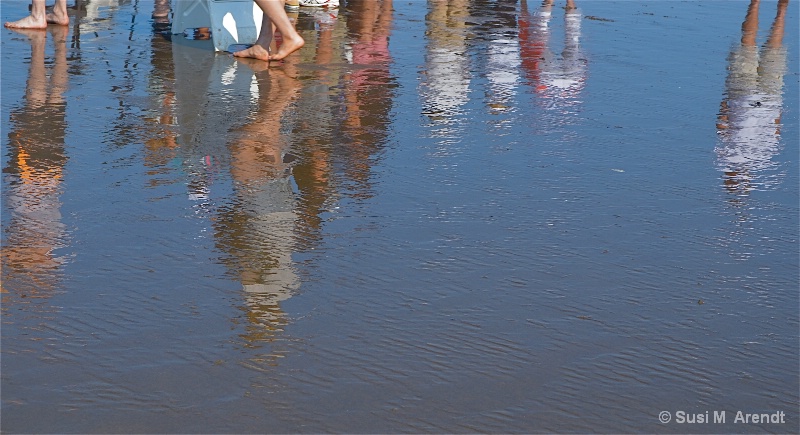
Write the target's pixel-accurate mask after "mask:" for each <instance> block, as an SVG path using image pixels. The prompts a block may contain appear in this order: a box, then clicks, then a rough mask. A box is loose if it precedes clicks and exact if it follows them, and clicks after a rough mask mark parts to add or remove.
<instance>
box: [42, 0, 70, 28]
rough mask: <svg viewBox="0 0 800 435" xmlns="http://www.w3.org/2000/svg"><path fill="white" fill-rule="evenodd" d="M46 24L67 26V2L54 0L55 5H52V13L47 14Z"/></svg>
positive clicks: (65, 0)
mask: <svg viewBox="0 0 800 435" xmlns="http://www.w3.org/2000/svg"><path fill="white" fill-rule="evenodd" d="M47 22H48V23H49V24H59V25H62V26H66V25H68V24H69V15H67V0H56V3H55V4H54V5H53V13H51V14H47Z"/></svg>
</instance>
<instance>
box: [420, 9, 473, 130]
mask: <svg viewBox="0 0 800 435" xmlns="http://www.w3.org/2000/svg"><path fill="white" fill-rule="evenodd" d="M467 6H468V0H446V1H433V2H428V15H427V16H426V17H425V24H426V26H427V30H426V32H425V34H426V36H427V39H428V47H427V50H426V55H425V66H426V71H425V81H424V82H423V86H424V88H423V93H422V96H423V97H424V98H425V101H424V102H423V107H424V109H423V111H424V113H425V114H426V115H428V116H430V117H432V118H434V119H437V120H446V119H448V118H449V117H451V116H453V115H454V114H455V112H457V111H458V110H459V108H460V107H461V106H463V105H464V104H465V103H466V102H467V101H468V98H469V95H468V93H469V83H470V78H469V73H468V71H469V68H468V66H467V62H468V58H467V56H466V55H465V52H466V50H467V43H466V36H467V29H466V27H467V26H466V22H465V20H466V18H467V17H468V16H469V15H468V9H467Z"/></svg>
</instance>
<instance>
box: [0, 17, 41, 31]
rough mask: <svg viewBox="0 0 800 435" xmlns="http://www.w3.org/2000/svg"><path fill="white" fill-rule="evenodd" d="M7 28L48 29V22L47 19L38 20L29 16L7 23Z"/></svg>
mask: <svg viewBox="0 0 800 435" xmlns="http://www.w3.org/2000/svg"><path fill="white" fill-rule="evenodd" d="M5 27H7V28H9V29H46V28H47V21H46V20H45V17H39V18H36V17H34V16H33V15H28V16H27V17H25V18H23V19H21V20H17V21H7V22H6V24H5Z"/></svg>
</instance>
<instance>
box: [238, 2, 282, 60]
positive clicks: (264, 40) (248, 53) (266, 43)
mask: <svg viewBox="0 0 800 435" xmlns="http://www.w3.org/2000/svg"><path fill="white" fill-rule="evenodd" d="M274 33H275V25H274V24H273V23H272V20H271V19H270V18H269V16H267V14H266V13H265V14H264V18H263V19H262V20H261V31H260V32H258V40H256V43H255V44H254V45H253V46H252V47H250V48H246V49H244V50H241V51H237V52H235V53H233V55H234V56H236V57H247V58H251V59H258V60H263V61H267V62H269V55H270V44H272V38H273V36H274Z"/></svg>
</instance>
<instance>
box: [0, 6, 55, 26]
mask: <svg viewBox="0 0 800 435" xmlns="http://www.w3.org/2000/svg"><path fill="white" fill-rule="evenodd" d="M59 6H60V5H59V4H56V6H55V7H54V8H53V12H52V13H45V12H44V10H43V9H41V8H34V10H32V11H31V14H30V15H28V16H27V17H25V18H22V19H20V20H17V21H7V22H6V23H5V27H7V28H9V29H46V28H47V25H48V24H56V25H59V26H67V25H69V15H67V7H66V1H64V6H63V8H61V7H59ZM43 7H44V6H42V8H43Z"/></svg>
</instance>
